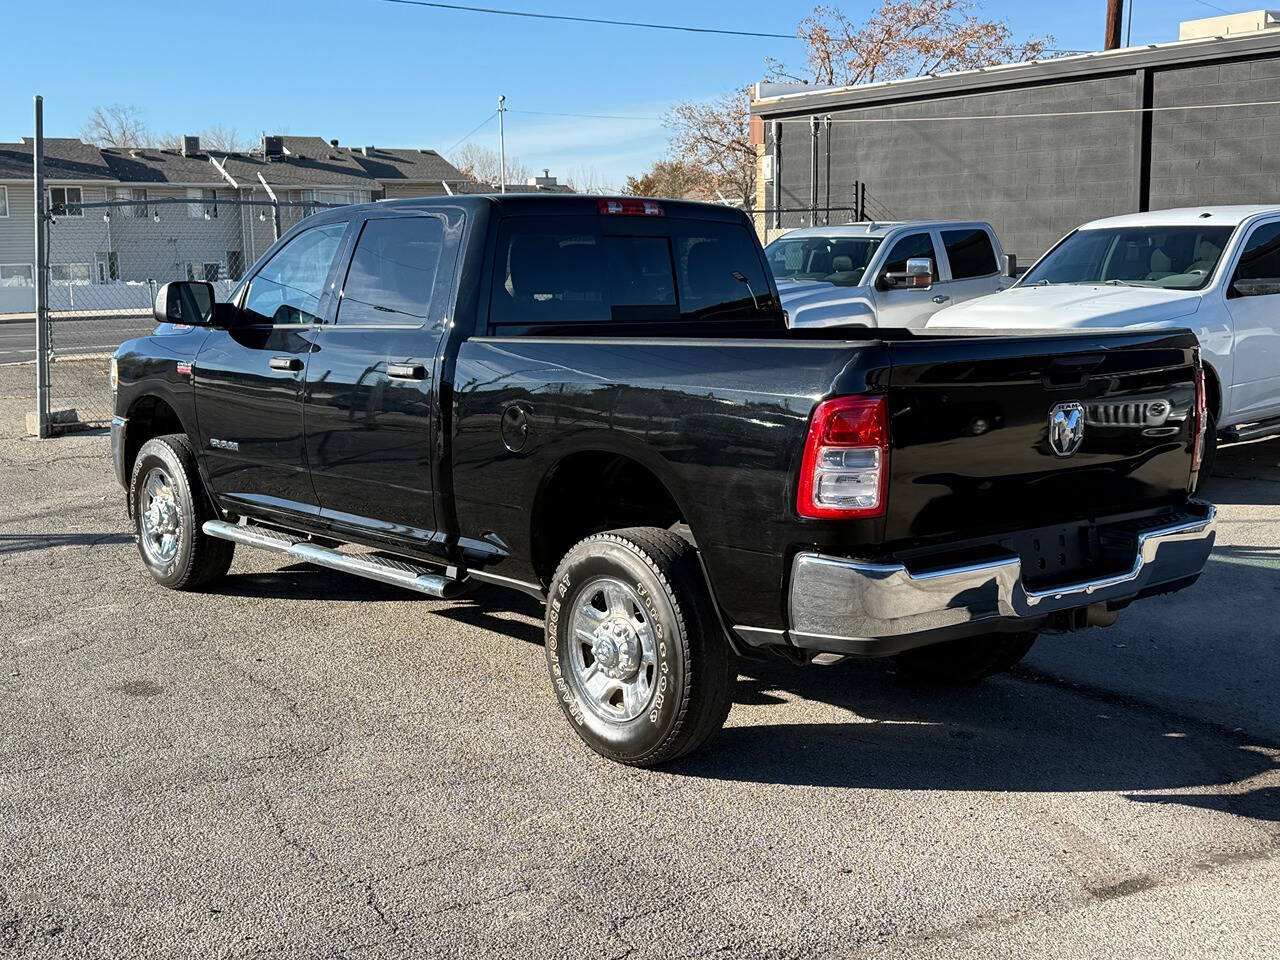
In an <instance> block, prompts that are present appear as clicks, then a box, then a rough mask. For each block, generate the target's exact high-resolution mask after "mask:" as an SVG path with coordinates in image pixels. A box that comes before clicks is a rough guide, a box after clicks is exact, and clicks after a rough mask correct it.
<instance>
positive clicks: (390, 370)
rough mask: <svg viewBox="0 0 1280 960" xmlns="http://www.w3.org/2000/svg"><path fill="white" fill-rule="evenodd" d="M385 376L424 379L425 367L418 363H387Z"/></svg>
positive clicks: (400, 378)
mask: <svg viewBox="0 0 1280 960" xmlns="http://www.w3.org/2000/svg"><path fill="white" fill-rule="evenodd" d="M387 376H388V377H390V378H391V379H392V380H425V379H427V368H426V367H424V366H423V365H422V364H420V363H388V364H387Z"/></svg>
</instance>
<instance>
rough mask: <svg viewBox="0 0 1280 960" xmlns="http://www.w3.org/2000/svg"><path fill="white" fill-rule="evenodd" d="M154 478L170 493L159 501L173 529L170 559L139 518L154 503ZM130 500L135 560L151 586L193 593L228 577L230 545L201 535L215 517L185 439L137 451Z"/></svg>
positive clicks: (175, 437) (160, 440) (155, 442)
mask: <svg viewBox="0 0 1280 960" xmlns="http://www.w3.org/2000/svg"><path fill="white" fill-rule="evenodd" d="M153 474H154V476H155V477H156V478H157V479H156V482H157V483H158V484H160V481H161V479H162V480H163V483H162V484H161V488H162V489H163V487H168V489H169V491H171V495H170V493H168V492H165V493H164V495H163V496H161V497H160V498H159V499H160V500H163V501H168V503H166V504H165V507H166V509H165V510H164V517H165V519H166V521H168V520H170V519H171V520H172V522H173V523H175V524H176V533H175V534H174V542H173V546H172V555H169V554H168V552H167V550H168V548H167V547H161V546H158V545H157V544H156V541H155V540H154V539H153V538H150V537H149V536H148V531H147V528H146V524H147V522H148V521H147V520H146V519H145V517H144V514H146V513H147V511H148V510H149V508H150V507H151V504H152V501H153V500H155V499H157V498H155V497H153V496H151V494H150V493H149V492H148V489H147V484H148V481H149V480H150V479H151V478H152V477H153ZM129 497H130V501H129V502H130V503H131V504H132V506H133V531H134V540H135V541H136V542H137V544H138V554H139V555H140V556H141V557H142V562H143V563H144V564H145V565H146V568H147V570H148V572H150V574H151V576H152V577H153V578H154V579H155V581H156V583H158V584H160V585H161V586H163V587H168V588H169V589H171V590H197V589H199V588H200V587H203V586H205V585H206V584H209V583H211V582H213V581H214V580H216V579H218V578H219V577H221V576H222V575H223V574H225V573H226V572H227V569H228V568H229V567H230V566H231V557H232V555H233V554H234V553H235V544H234V543H232V542H231V541H229V540H219V539H215V538H214V537H210V536H208V535H207V534H205V532H204V530H202V529H201V528H202V526H203V525H204V522H205V521H206V520H210V519H213V517H214V512H213V507H212V505H211V504H210V503H209V498H208V497H207V496H206V495H205V491H204V485H203V483H201V480H200V473H199V470H198V469H197V468H196V452H195V448H194V447H192V445H191V441H190V440H188V439H187V438H186V436H184V435H183V434H180V433H172V434H167V435H166V436H163V437H155V438H154V439H151V440H148V441H147V442H146V443H144V444H143V445H142V449H141V450H139V451H138V457H137V459H136V460H135V461H134V464H133V477H132V478H131V480H130V483H129ZM169 503H171V506H169ZM153 516H154V514H153Z"/></svg>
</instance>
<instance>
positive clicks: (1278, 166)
mask: <svg viewBox="0 0 1280 960" xmlns="http://www.w3.org/2000/svg"><path fill="white" fill-rule="evenodd" d="M1257 100H1280V58H1275V57H1271V58H1266V59H1255V60H1246V61H1240V62H1237V63H1223V64H1206V65H1204V66H1197V67H1189V68H1182V69H1172V70H1165V71H1160V72H1157V73H1154V74H1153V75H1152V106H1155V107H1165V108H1169V107H1186V106H1195V105H1201V104H1216V103H1248V102H1252V101H1257ZM1278 202H1280V107H1275V106H1259V107H1233V108H1230V109H1226V110H1221V111H1204V110H1194V111H1192V110H1186V111H1184V110H1165V111H1157V112H1155V113H1154V114H1153V115H1152V122H1151V204H1150V205H1151V209H1153V210H1159V209H1163V208H1167V207H1185V206H1198V205H1201V204H1215V203H1278Z"/></svg>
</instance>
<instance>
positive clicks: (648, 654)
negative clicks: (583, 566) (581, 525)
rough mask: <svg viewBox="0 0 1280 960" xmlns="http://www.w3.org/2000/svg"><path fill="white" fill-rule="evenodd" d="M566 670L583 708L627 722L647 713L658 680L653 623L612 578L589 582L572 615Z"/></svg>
mask: <svg viewBox="0 0 1280 960" xmlns="http://www.w3.org/2000/svg"><path fill="white" fill-rule="evenodd" d="M569 666H570V669H571V670H572V671H573V679H574V681H575V685H576V686H577V688H578V692H579V694H580V696H581V699H582V702H583V704H584V705H585V706H586V708H587V709H588V710H590V711H591V712H592V713H593V714H594V715H595V716H597V717H599V718H600V719H601V720H606V721H609V722H612V723H625V722H627V721H628V720H634V719H635V718H636V717H639V716H641V715H643V714H644V712H645V711H646V710H648V709H649V703H650V701H651V700H652V699H653V693H654V687H655V685H656V682H657V678H658V651H657V644H656V643H655V641H654V630H653V621H652V620H651V618H650V616H649V612H648V610H647V609H646V608H645V606H644V604H643V603H641V602H640V596H639V594H637V593H636V591H635V590H634V589H632V588H631V587H629V586H627V585H626V584H625V583H623V582H622V581H621V580H615V579H614V578H613V577H600V578H598V579H596V580H592V581H590V582H589V583H588V584H587V585H586V586H585V587H584V588H583V589H582V592H581V593H580V594H578V599H577V602H576V604H575V606H574V611H573V636H572V638H571V640H570V643H569Z"/></svg>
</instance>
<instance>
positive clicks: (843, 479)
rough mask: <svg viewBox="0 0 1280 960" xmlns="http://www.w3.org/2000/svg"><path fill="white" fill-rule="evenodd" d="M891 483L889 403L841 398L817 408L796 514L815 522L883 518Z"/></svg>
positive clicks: (807, 441)
mask: <svg viewBox="0 0 1280 960" xmlns="http://www.w3.org/2000/svg"><path fill="white" fill-rule="evenodd" d="M888 477H889V416H888V410H887V406H886V404H885V398H884V397H883V396H877V397H835V398H834V399H831V400H824V401H822V402H821V403H819V404H818V405H817V407H815V408H814V411H813V419H812V420H810V422H809V436H808V437H807V438H806V439H805V443H804V458H803V459H802V460H801V463H800V486H799V491H798V493H797V496H796V509H797V510H798V511H799V513H800V516H802V517H810V518H813V519H832V518H849V517H877V516H880V515H881V514H883V513H884V508H885V492H886V488H887V484H888Z"/></svg>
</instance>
